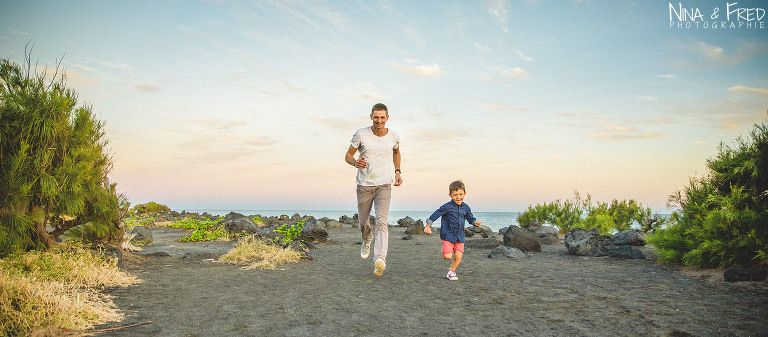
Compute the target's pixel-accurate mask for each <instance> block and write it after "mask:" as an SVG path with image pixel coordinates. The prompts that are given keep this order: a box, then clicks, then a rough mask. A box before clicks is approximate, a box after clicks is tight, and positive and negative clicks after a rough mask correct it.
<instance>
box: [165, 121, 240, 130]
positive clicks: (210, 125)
mask: <svg viewBox="0 0 768 337" xmlns="http://www.w3.org/2000/svg"><path fill="white" fill-rule="evenodd" d="M167 121H168V122H171V123H173V124H175V125H182V124H187V125H191V126H193V127H201V128H204V129H212V130H224V131H226V130H230V129H232V128H234V127H238V126H245V125H247V123H246V122H244V121H239V120H221V119H206V120H203V119H168V120H167Z"/></svg>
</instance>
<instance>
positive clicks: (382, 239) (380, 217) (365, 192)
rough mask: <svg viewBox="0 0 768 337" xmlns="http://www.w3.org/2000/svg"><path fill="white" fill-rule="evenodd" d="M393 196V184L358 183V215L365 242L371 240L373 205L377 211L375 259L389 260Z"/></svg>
mask: <svg viewBox="0 0 768 337" xmlns="http://www.w3.org/2000/svg"><path fill="white" fill-rule="evenodd" d="M391 198H392V186H391V185H379V186H360V185H357V217H358V221H359V225H360V232H362V234H363V240H364V241H365V242H371V240H373V236H372V235H371V224H370V221H369V219H370V217H371V207H374V209H375V211H376V242H375V243H374V246H373V256H374V259H373V260H374V261H376V259H382V260H384V261H385V262H386V261H387V247H388V246H389V225H388V224H387V216H388V215H389V200H390V199H391Z"/></svg>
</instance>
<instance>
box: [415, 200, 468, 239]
mask: <svg viewBox="0 0 768 337" xmlns="http://www.w3.org/2000/svg"><path fill="white" fill-rule="evenodd" d="M440 217H442V218H441V219H440V239H442V240H445V241H449V242H453V243H456V242H464V220H466V221H469V223H470V224H474V223H475V221H476V220H477V219H476V218H475V217H474V216H473V215H472V209H470V208H469V205H467V203H465V202H462V203H461V205H457V204H456V203H455V202H453V200H451V201H449V202H446V203H445V204H444V205H442V206H440V208H438V209H437V210H436V211H435V212H434V213H432V215H430V216H429V219H427V225H432V223H433V222H435V220H437V218H440Z"/></svg>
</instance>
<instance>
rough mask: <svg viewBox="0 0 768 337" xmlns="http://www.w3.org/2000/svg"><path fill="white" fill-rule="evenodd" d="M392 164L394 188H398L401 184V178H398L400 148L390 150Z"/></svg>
mask: <svg viewBox="0 0 768 337" xmlns="http://www.w3.org/2000/svg"><path fill="white" fill-rule="evenodd" d="M392 162H394V163H395V186H400V184H402V183H403V178H400V147H398V148H396V149H393V150H392Z"/></svg>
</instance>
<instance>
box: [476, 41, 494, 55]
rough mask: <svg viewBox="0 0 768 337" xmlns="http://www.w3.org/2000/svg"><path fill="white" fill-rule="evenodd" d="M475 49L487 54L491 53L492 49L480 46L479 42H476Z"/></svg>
mask: <svg viewBox="0 0 768 337" xmlns="http://www.w3.org/2000/svg"><path fill="white" fill-rule="evenodd" d="M475 48H477V50H479V51H481V52H483V53H487V52H489V51H491V48H490V47H488V46H487V45H482V44H479V43H477V42H475Z"/></svg>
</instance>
